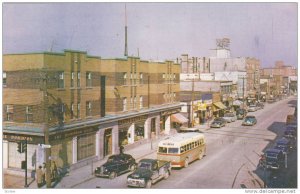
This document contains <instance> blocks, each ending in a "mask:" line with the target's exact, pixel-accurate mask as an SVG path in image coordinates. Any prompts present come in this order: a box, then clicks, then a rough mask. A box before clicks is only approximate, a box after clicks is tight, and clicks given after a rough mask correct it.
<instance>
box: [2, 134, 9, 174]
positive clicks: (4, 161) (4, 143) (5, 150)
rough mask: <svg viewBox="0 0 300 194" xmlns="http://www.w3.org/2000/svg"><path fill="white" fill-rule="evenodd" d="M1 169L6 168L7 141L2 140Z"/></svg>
mask: <svg viewBox="0 0 300 194" xmlns="http://www.w3.org/2000/svg"><path fill="white" fill-rule="evenodd" d="M2 145H3V148H2V150H3V154H2V157H3V169H7V168H8V141H6V140H3V144H2Z"/></svg>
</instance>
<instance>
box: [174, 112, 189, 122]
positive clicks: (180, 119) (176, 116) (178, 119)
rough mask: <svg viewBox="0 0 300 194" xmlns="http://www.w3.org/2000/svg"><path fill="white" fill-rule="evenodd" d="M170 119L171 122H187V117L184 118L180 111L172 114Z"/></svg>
mask: <svg viewBox="0 0 300 194" xmlns="http://www.w3.org/2000/svg"><path fill="white" fill-rule="evenodd" d="M171 120H172V122H177V123H187V122H188V121H189V120H188V119H187V118H185V117H184V116H183V115H182V114H180V113H176V114H172V115H171Z"/></svg>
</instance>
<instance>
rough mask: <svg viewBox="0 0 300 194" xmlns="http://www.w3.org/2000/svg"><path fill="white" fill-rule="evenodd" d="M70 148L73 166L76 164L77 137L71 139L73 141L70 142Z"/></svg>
mask: <svg viewBox="0 0 300 194" xmlns="http://www.w3.org/2000/svg"><path fill="white" fill-rule="evenodd" d="M72 143H73V145H72V147H73V149H72V150H73V153H72V157H73V160H72V162H73V164H75V163H77V137H73V140H72Z"/></svg>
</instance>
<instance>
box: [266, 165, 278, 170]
mask: <svg viewBox="0 0 300 194" xmlns="http://www.w3.org/2000/svg"><path fill="white" fill-rule="evenodd" d="M266 167H267V169H275V170H278V169H279V166H273V165H268V164H267V165H266Z"/></svg>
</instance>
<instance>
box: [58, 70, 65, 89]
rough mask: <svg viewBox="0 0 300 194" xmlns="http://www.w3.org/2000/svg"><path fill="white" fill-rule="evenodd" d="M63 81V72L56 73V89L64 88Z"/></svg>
mask: <svg viewBox="0 0 300 194" xmlns="http://www.w3.org/2000/svg"><path fill="white" fill-rule="evenodd" d="M64 87H65V81H64V72H59V73H58V88H64Z"/></svg>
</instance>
